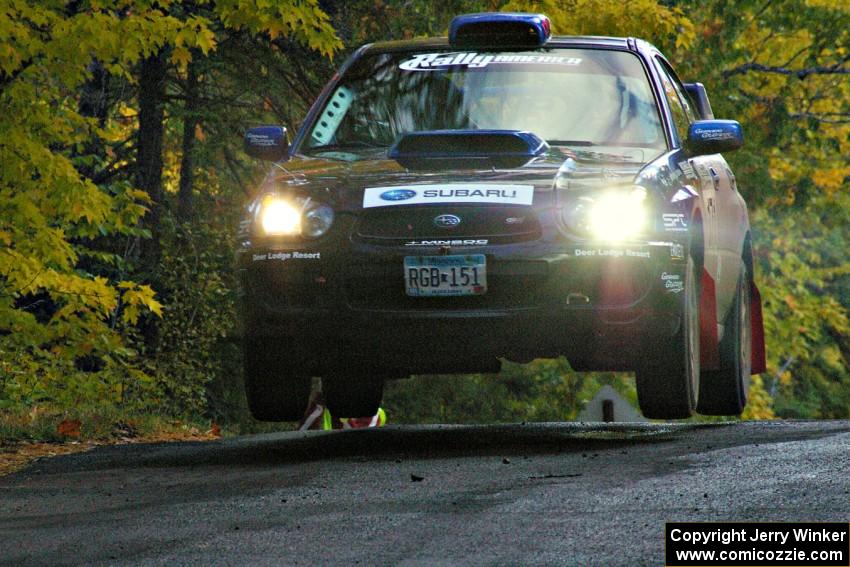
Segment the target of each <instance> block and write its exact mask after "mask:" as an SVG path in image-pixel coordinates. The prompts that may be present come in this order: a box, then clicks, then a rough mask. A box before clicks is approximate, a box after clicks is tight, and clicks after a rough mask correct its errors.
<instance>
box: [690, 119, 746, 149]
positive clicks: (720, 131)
mask: <svg viewBox="0 0 850 567" xmlns="http://www.w3.org/2000/svg"><path fill="white" fill-rule="evenodd" d="M743 145H744V131H743V130H742V129H741V125H740V124H738V122H736V121H735V120H697V121H696V122H694V123H693V124H691V126H690V128H688V141H687V145H686V149H687V150H688V153H690V154H691V155H695V156H701V155H706V154H720V153H723V152H731V151H732V150H737V149H738V148H740V147H741V146H743Z"/></svg>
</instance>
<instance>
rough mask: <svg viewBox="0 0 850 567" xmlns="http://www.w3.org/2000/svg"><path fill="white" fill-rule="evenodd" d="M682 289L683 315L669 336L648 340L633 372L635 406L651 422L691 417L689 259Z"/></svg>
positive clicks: (693, 339)
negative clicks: (635, 390) (636, 401)
mask: <svg viewBox="0 0 850 567" xmlns="http://www.w3.org/2000/svg"><path fill="white" fill-rule="evenodd" d="M684 279H685V281H684V285H683V288H682V292H681V293H682V294H683V296H684V297H683V298H682V314H681V319H680V322H679V326H678V327H679V328H678V330H677V331H676V333H675V334H674V335H673V336H672V337H667V336H663V337H648V338H647V339H646V340H644V343H643V357H642V359H641V361H640V363H639V365H638V368H637V370H636V371H635V382H636V385H637V394H638V403H639V405H640V409H641V412H642V413H643V415H645V416H646V417H648V418H650V419H684V418H687V417H690V416H691V414H693V412H694V409H695V408H696V405H697V394H698V393H699V355H700V354H699V349H700V346H699V335H700V329H699V294H700V286H699V276H698V274H697V267H696V263H695V262H694V258H693V255H690V256H689V257H688V262H687V265H686V268H685V275H684Z"/></svg>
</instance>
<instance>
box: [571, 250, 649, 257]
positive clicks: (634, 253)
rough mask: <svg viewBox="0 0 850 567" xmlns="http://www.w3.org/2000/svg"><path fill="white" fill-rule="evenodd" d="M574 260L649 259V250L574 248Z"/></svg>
mask: <svg viewBox="0 0 850 567" xmlns="http://www.w3.org/2000/svg"><path fill="white" fill-rule="evenodd" d="M573 253H574V255H575V257H576V258H580V257H606V258H651V257H652V255H651V254H650V253H649V250H641V249H639V248H576V249H575V250H574V252H573Z"/></svg>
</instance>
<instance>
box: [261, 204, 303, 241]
mask: <svg viewBox="0 0 850 567" xmlns="http://www.w3.org/2000/svg"><path fill="white" fill-rule="evenodd" d="M260 226H261V227H263V232H264V233H265V234H267V235H269V236H282V235H293V234H298V233H300V232H301V211H299V210H298V209H296V208H295V207H294V206H292V204H291V203H289V202H288V201H285V200H284V199H281V198H280V197H275V196H274V195H266V196H265V197H264V198H263V202H262V204H261V205H260Z"/></svg>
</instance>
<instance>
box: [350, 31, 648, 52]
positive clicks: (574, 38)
mask: <svg viewBox="0 0 850 567" xmlns="http://www.w3.org/2000/svg"><path fill="white" fill-rule="evenodd" d="M630 43H631V44H632V45H635V43H637V42H636V41H635V40H633V39H631V38H625V37H606V36H595V35H569V36H552V38H551V39H549V41H548V42H546V44H545V46H543V47H597V48H598V47H602V48H613V49H629V48H630ZM640 43H645V42H642V41H641V42H640ZM451 47H452V46H451V45H450V44H449V40H448V38H447V37H428V38H421V39H405V40H398V41H378V42H375V43H372V44H369V45H366V46H364V47H363V53H364V54H366V53H386V52H394V51H402V52H403V51H420V50H423V49H450V48H451ZM465 49H470V48H465ZM479 49H481V48H479ZM493 49H494V50H495V49H498V46H493ZM530 49H533V48H530Z"/></svg>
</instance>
